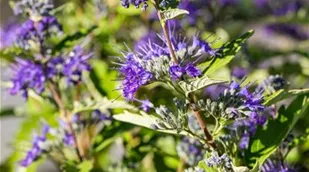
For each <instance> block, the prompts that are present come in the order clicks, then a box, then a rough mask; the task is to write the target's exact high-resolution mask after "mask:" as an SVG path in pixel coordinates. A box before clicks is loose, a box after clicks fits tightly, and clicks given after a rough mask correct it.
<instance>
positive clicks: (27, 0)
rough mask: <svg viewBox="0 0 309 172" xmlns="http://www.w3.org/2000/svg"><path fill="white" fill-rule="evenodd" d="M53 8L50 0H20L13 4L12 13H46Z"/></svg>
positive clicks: (36, 14) (33, 14)
mask: <svg viewBox="0 0 309 172" xmlns="http://www.w3.org/2000/svg"><path fill="white" fill-rule="evenodd" d="M53 8H54V5H53V4H52V3H51V1H50V0H39V1H38V0H35V1H34V0H21V1H18V2H16V3H15V5H14V8H13V10H14V14H15V15H18V14H27V15H30V16H41V15H48V14H49V12H50V11H51V10H52V9H53Z"/></svg>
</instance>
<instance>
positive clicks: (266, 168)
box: [260, 159, 298, 172]
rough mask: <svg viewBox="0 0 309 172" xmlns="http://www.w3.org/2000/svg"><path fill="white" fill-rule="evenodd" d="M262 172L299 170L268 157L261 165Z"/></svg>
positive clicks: (292, 171) (293, 171)
mask: <svg viewBox="0 0 309 172" xmlns="http://www.w3.org/2000/svg"><path fill="white" fill-rule="evenodd" d="M260 170H261V172H275V171H276V172H297V171H298V170H296V169H294V168H292V167H290V166H289V165H288V164H286V163H284V162H280V161H275V160H273V161H272V160H270V159H267V160H266V162H265V163H264V164H263V165H262V167H261V169H260Z"/></svg>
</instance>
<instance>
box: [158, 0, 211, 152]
mask: <svg viewBox="0 0 309 172" xmlns="http://www.w3.org/2000/svg"><path fill="white" fill-rule="evenodd" d="M153 4H154V6H155V8H156V10H157V11H158V12H157V15H158V18H159V20H160V23H161V26H162V29H163V33H164V36H165V39H166V42H167V46H168V48H169V50H170V54H171V56H172V60H173V62H174V63H176V64H179V62H178V59H177V57H176V54H175V51H174V49H173V46H172V42H171V37H170V35H169V32H168V28H167V23H166V21H164V20H163V18H162V13H161V12H160V9H159V6H158V3H157V0H153ZM190 97H191V98H190V103H191V104H193V103H194V100H193V98H192V96H191V95H190ZM191 109H192V108H191ZM192 111H193V112H194V114H195V116H196V118H197V120H198V123H199V125H200V127H201V128H202V130H203V131H204V134H205V136H206V139H207V143H208V144H209V145H210V146H211V147H212V148H214V149H216V148H217V146H216V144H215V142H214V141H213V138H212V135H211V134H210V133H209V131H208V129H207V126H206V121H204V119H203V118H202V116H201V114H200V112H199V111H198V110H195V109H192Z"/></svg>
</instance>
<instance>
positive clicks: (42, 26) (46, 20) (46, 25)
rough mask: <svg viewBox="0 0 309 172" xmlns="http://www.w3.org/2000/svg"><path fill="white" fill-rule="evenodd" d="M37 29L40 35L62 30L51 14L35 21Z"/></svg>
mask: <svg viewBox="0 0 309 172" xmlns="http://www.w3.org/2000/svg"><path fill="white" fill-rule="evenodd" d="M37 31H38V33H39V34H41V35H48V34H51V33H59V32H61V31H62V26H61V25H60V23H59V22H58V20H57V19H56V18H55V17H53V16H44V17H43V18H42V19H41V20H40V21H39V22H38V23H37Z"/></svg>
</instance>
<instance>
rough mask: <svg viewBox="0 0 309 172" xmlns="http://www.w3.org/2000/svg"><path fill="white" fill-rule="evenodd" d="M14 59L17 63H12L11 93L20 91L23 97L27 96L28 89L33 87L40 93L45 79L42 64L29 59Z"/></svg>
mask: <svg viewBox="0 0 309 172" xmlns="http://www.w3.org/2000/svg"><path fill="white" fill-rule="evenodd" d="M16 61H17V64H14V65H12V71H14V74H13V75H14V76H13V77H12V79H11V81H12V82H13V87H12V88H11V94H12V95H16V94H17V93H19V92H21V94H22V95H23V97H25V98H27V97H28V90H29V89H33V90H34V91H35V92H36V93H38V94H40V93H42V92H43V91H44V86H45V81H46V77H45V74H44V71H43V68H42V66H41V65H39V64H35V63H33V62H32V61H30V60H23V59H19V58H18V59H16Z"/></svg>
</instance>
